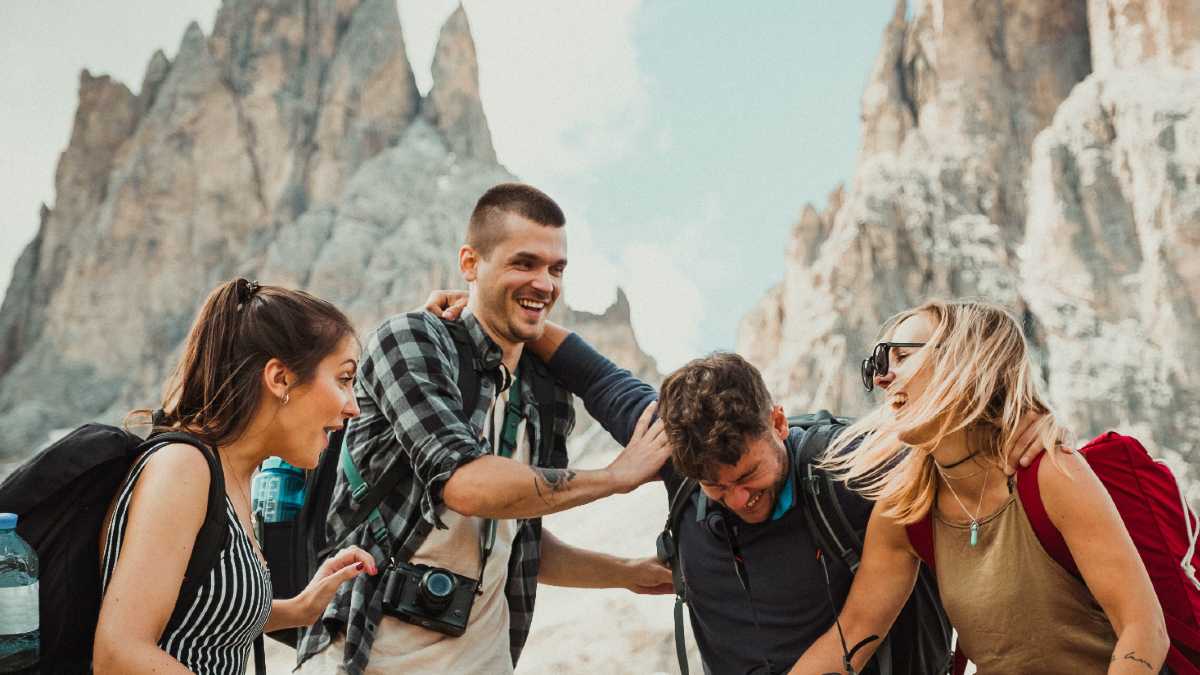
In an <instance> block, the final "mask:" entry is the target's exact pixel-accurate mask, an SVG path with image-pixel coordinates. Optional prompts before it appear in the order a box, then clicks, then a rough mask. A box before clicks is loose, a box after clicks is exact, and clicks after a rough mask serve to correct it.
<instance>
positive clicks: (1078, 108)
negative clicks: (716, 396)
mask: <svg viewBox="0 0 1200 675" xmlns="http://www.w3.org/2000/svg"><path fill="white" fill-rule="evenodd" d="M907 10H908V6H907V4H906V3H904V2H900V3H898V4H897V9H896V12H895V14H894V15H893V17H892V19H891V21H890V22H889V23H888V25H887V27H886V28H885V29H884V32H883V40H882V47H881V49H880V52H879V56H878V58H877V59H876V62H875V65H874V68H873V69H872V73H871V76H870V78H869V80H868V84H867V87H866V90H865V91H864V94H863V145H862V151H861V154H860V156H859V161H858V166H857V168H856V170H855V173H854V176H853V178H852V179H851V180H850V181H849V182H848V183H847V188H846V190H845V192H844V193H835V195H832V196H831V197H830V199H829V202H828V206H827V207H826V208H825V209H823V210H818V209H815V208H805V209H804V211H803V212H802V213H801V215H800V217H799V220H798V222H797V223H796V225H795V227H794V228H793V233H792V241H791V244H790V246H789V249H788V254H787V256H786V258H785V266H784V272H783V280H782V281H781V282H780V283H779V284H778V285H777V286H775V287H774V288H772V289H771V290H770V291H769V292H768V293H767V294H766V295H765V297H764V298H763V299H762V300H761V301H760V302H759V304H758V305H757V306H756V307H755V308H754V309H753V310H752V311H751V312H749V313H748V314H747V315H746V316H745V317H744V318H743V320H742V323H741V325H740V328H739V341H738V348H739V351H742V352H743V353H744V354H746V356H747V357H748V358H750V359H751V360H752V361H753V362H755V363H756V364H758V365H759V366H760V367H761V368H762V369H763V371H764V374H765V376H766V378H767V381H768V386H769V387H771V389H772V391H773V392H774V393H775V395H776V396H777V397H778V398H779V399H780V400H781V401H782V402H784V403H785V404H786V405H787V406H789V407H790V408H794V409H795V410H796V411H797V412H800V411H803V410H807V409H815V408H829V409H831V410H834V411H841V412H843V413H845V414H857V413H860V412H862V411H863V410H864V409H865V408H866V407H867V406H869V405H871V400H870V397H864V394H863V392H862V389H861V386H860V384H859V383H858V381H857V363H858V361H859V360H860V359H861V358H862V357H863V356H864V355H865V354H866V353H867V350H868V349H869V347H870V343H871V341H872V340H873V339H874V336H875V334H876V331H877V329H878V327H879V325H880V323H881V322H882V321H883V319H885V318H886V317H888V316H890V315H891V314H893V313H895V312H897V311H899V310H901V309H905V308H907V307H912V306H915V305H917V304H919V303H921V302H922V301H924V300H926V299H929V298H938V297H940V298H957V297H984V298H987V299H990V300H992V301H994V302H998V303H1001V304H1003V305H1006V306H1007V307H1009V308H1010V309H1011V310H1012V311H1013V312H1014V313H1015V314H1016V315H1017V316H1019V317H1022V320H1023V323H1024V325H1025V327H1026V330H1027V331H1028V333H1029V335H1030V337H1031V339H1032V340H1033V343H1034V349H1035V352H1036V354H1037V358H1038V359H1039V360H1040V362H1041V368H1042V374H1043V375H1044V376H1045V378H1046V381H1045V384H1046V385H1047V390H1048V391H1049V395H1050V401H1051V403H1052V404H1053V405H1054V406H1055V408H1056V411H1057V412H1058V413H1060V414H1061V415H1063V418H1064V420H1065V421H1066V423H1067V424H1068V425H1069V426H1070V427H1072V428H1073V429H1074V430H1075V431H1076V432H1077V433H1078V434H1079V435H1081V436H1084V437H1089V436H1090V435H1094V434H1097V433H1100V432H1102V431H1104V430H1106V429H1108V428H1114V427H1116V428H1120V429H1122V430H1124V431H1126V432H1132V433H1135V434H1138V435H1139V436H1140V437H1141V438H1142V439H1143V441H1146V442H1147V447H1153V448H1154V452H1155V454H1157V455H1165V456H1168V457H1169V456H1171V455H1172V453H1180V454H1182V455H1185V456H1187V455H1192V456H1194V455H1195V453H1196V452H1197V451H1200V433H1197V432H1196V430H1195V428H1194V425H1193V424H1191V423H1190V422H1189V421H1188V420H1193V419H1195V418H1196V417H1197V415H1200V404H1197V401H1198V400H1200V396H1198V394H1200V380H1198V379H1197V378H1196V377H1195V376H1194V375H1193V374H1192V373H1191V371H1190V370H1189V369H1187V368H1185V367H1182V366H1180V364H1182V363H1186V362H1187V356H1186V355H1187V354H1190V353H1193V352H1194V351H1195V350H1197V349H1200V337H1198V336H1200V314H1198V313H1197V310H1196V308H1197V307H1200V265H1198V264H1197V263H1196V262H1195V261H1196V260H1197V259H1200V237H1197V236H1196V235H1195V233H1196V232H1200V188H1198V187H1197V186H1200V160H1198V159H1197V156H1196V154H1195V152H1193V151H1191V150H1190V148H1194V147H1195V146H1196V144H1197V142H1200V110H1198V109H1197V107H1196V105H1195V96H1194V92H1195V91H1197V89H1198V88H1200V82H1198V78H1200V60H1198V59H1197V54H1200V28H1198V26H1200V20H1198V19H1200V17H1197V12H1200V5H1198V4H1197V3H1195V2H1177V1H1176V0H1090V1H1088V2H1085V1H1084V0H1074V1H1072V2H1054V3H1046V2H1035V1H1033V0H1006V1H1004V2H994V3H969V2H936V1H929V2H922V3H917V4H914V5H913V7H912V11H911V13H910V14H911V18H906V16H905V13H906V12H907ZM1093 64H1094V66H1095V70H1094V72H1093ZM1181 139H1192V140H1191V141H1181ZM1176 456H1177V457H1178V455H1176ZM1177 468H1182V467H1177Z"/></svg>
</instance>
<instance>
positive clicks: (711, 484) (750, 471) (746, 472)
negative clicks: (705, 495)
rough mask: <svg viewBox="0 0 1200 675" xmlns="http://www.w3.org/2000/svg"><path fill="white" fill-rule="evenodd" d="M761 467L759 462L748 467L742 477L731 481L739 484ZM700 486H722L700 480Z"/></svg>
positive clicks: (716, 482)
mask: <svg viewBox="0 0 1200 675" xmlns="http://www.w3.org/2000/svg"><path fill="white" fill-rule="evenodd" d="M761 465H762V462H759V463H757V464H755V465H754V466H752V467H750V468H749V469H746V470H745V471H743V472H742V475H740V476H738V477H737V478H735V479H733V483H734V484H737V483H740V482H742V481H744V480H746V479H747V478H749V477H750V475H751V474H753V473H754V472H755V471H758V467H759V466H761ZM700 484H701V485H706V486H710V487H720V486H721V485H723V483H721V482H720V481H712V480H701V481H700Z"/></svg>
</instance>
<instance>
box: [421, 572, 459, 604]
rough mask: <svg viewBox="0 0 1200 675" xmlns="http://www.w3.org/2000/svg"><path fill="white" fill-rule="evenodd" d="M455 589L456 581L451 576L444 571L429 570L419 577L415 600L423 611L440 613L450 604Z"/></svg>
mask: <svg viewBox="0 0 1200 675" xmlns="http://www.w3.org/2000/svg"><path fill="white" fill-rule="evenodd" d="M457 587H458V580H457V579H455V578H454V575H453V574H450V573H449V572H446V571H445V570H429V571H428V572H426V573H425V574H424V575H422V576H421V585H420V586H419V587H418V589H417V599H418V600H419V601H420V603H421V605H422V606H423V607H424V608H425V609H428V610H430V611H433V612H441V611H442V610H444V609H446V607H447V606H448V605H449V604H450V600H451V598H453V597H454V589H455V588H457Z"/></svg>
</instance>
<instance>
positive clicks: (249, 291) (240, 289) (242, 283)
mask: <svg viewBox="0 0 1200 675" xmlns="http://www.w3.org/2000/svg"><path fill="white" fill-rule="evenodd" d="M260 288H262V286H259V285H258V282H257V281H249V280H247V279H238V283H237V294H238V306H237V308H238V311H239V312H240V311H241V309H242V306H243V305H245V304H246V303H248V302H250V299H251V298H253V297H254V294H255V293H257V292H258V290H259V289H260Z"/></svg>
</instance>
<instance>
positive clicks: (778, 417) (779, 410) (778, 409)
mask: <svg viewBox="0 0 1200 675" xmlns="http://www.w3.org/2000/svg"><path fill="white" fill-rule="evenodd" d="M771 429H772V430H773V431H774V432H775V435H776V436H777V437H778V438H779V440H781V441H786V440H787V437H788V421H787V415H785V414H784V412H783V406H781V405H776V406H772V407H771Z"/></svg>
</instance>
